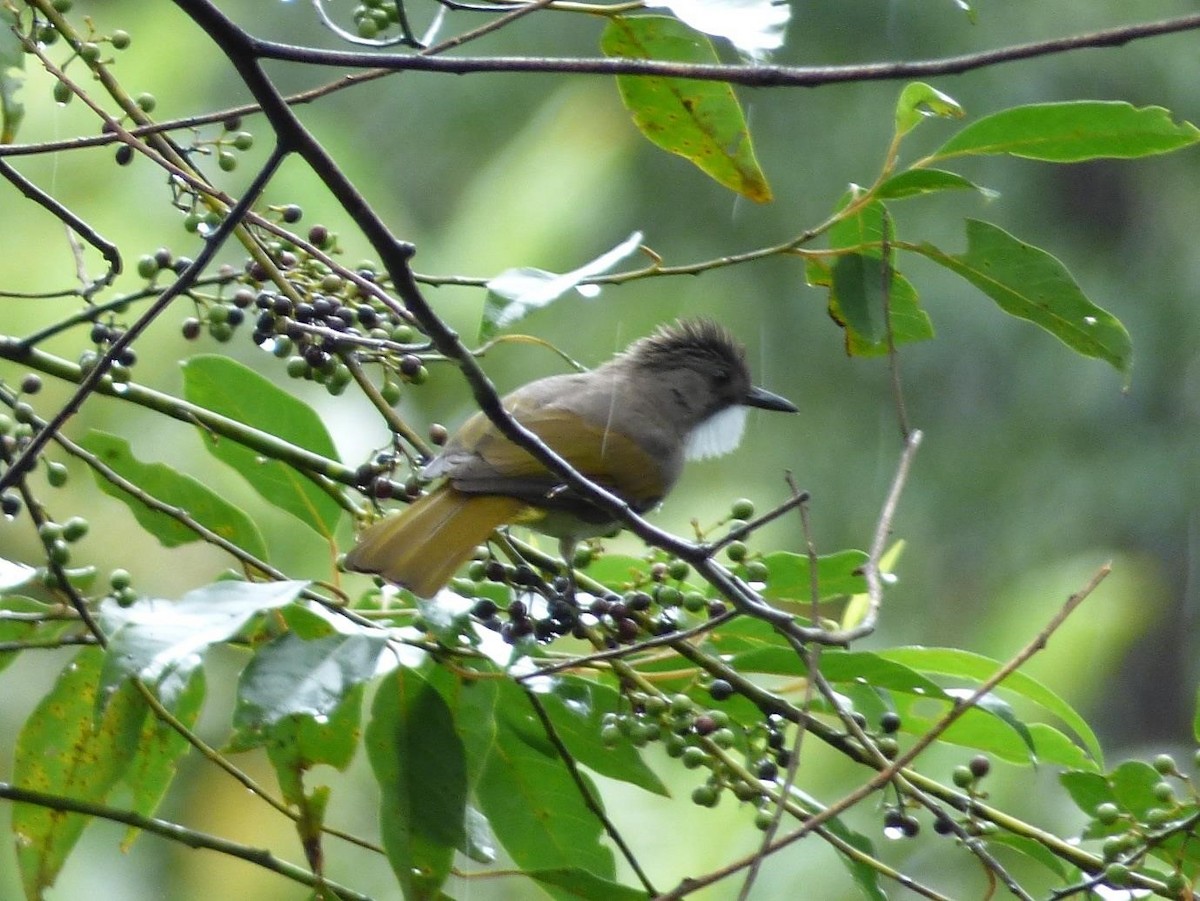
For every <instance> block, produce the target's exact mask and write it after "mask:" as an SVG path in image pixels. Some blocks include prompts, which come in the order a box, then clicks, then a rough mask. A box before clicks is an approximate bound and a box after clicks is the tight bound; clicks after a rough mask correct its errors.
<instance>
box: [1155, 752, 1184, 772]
mask: <svg viewBox="0 0 1200 901" xmlns="http://www.w3.org/2000/svg"><path fill="white" fill-rule="evenodd" d="M1154 768H1155V769H1156V770H1158V772H1159V774H1161V775H1163V776H1170V775H1171V774H1172V773H1177V772H1179V771H1178V770H1177V769H1176V767H1175V758H1174V757H1172V756H1171V755H1170V754H1159V755H1158V756H1157V757H1155V758H1154Z"/></svg>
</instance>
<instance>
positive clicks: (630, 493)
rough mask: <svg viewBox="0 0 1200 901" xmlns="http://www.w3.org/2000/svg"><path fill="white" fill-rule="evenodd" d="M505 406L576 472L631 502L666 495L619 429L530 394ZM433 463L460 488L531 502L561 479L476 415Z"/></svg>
mask: <svg viewBox="0 0 1200 901" xmlns="http://www.w3.org/2000/svg"><path fill="white" fill-rule="evenodd" d="M509 409H510V412H511V413H512V414H513V416H514V418H515V419H516V420H517V421H518V422H520V423H521V424H522V425H523V426H525V427H526V428H527V429H529V430H530V431H531V432H533V433H534V434H535V435H537V436H538V437H539V438H540V439H541V440H542V441H543V442H545V443H546V444H547V445H548V446H549V447H551V448H552V449H553V450H555V451H556V452H557V453H558V454H560V455H561V456H562V457H563V458H564V459H566V460H567V462H569V463H570V464H571V465H572V466H574V467H575V468H576V469H577V470H579V472H581V473H582V474H583V475H585V476H587V477H588V478H590V479H592V480H594V481H596V482H598V483H600V484H601V485H603V486H604V487H606V488H609V489H611V490H613V491H614V492H616V493H617V494H619V495H621V496H622V497H623V498H625V499H626V500H628V501H629V502H631V503H633V504H634V505H635V506H637V507H639V508H644V507H649V506H652V505H653V504H655V503H657V502H658V501H659V500H660V499H661V498H662V496H663V495H664V494H665V493H666V489H667V487H669V486H667V485H665V484H664V476H663V473H662V470H661V467H660V466H659V464H658V463H657V462H656V461H655V460H654V458H653V457H651V456H650V455H649V454H647V453H646V452H645V451H644V450H642V449H641V448H640V447H639V446H638V445H637V444H636V443H635V442H634V441H632V440H631V439H630V438H629V437H628V436H626V435H624V434H623V433H621V432H617V431H614V430H613V429H611V428H608V427H606V426H603V425H598V424H596V423H592V422H589V421H587V420H585V419H583V418H581V417H580V416H578V415H576V414H575V413H573V412H571V411H569V410H565V409H563V408H562V407H560V406H556V405H554V404H553V403H538V402H537V399H536V398H535V399H524V398H521V397H517V398H514V399H513V402H512V403H511V405H510V408H509ZM438 463H439V465H438V466H437V468H436V470H435V471H434V472H433V473H432V474H435V475H445V476H447V477H448V478H449V479H450V482H451V484H453V485H454V487H455V488H457V489H458V490H460V491H468V492H474V493H481V494H506V495H510V496H515V497H522V498H526V499H528V500H530V501H533V502H537V501H538V500H541V499H544V498H545V496H546V494H547V493H548V492H551V491H553V490H554V489H555V488H556V487H557V486H559V485H560V484H561V483H562V480H561V479H559V478H558V477H557V476H554V475H552V474H551V473H550V472H549V471H548V470H546V468H545V467H544V466H542V464H541V463H539V462H538V461H537V460H536V459H534V457H533V455H531V454H530V453H529V452H528V451H526V450H524V449H523V448H521V447H519V446H518V445H516V444H513V443H512V442H511V441H509V440H508V439H507V438H506V437H504V435H503V434H501V432H500V430H499V429H497V428H496V427H495V426H494V425H493V424H492V422H491V421H490V420H489V419H488V418H487V417H486V416H484V415H483V414H482V413H477V414H475V415H474V416H472V417H471V418H470V419H469V420H467V422H466V423H464V424H463V427H462V429H461V430H460V431H459V432H458V433H457V434H456V435H455V437H454V440H453V441H452V443H451V446H448V447H447V448H446V452H445V453H444V454H443V455H442V457H440V458H439V461H438Z"/></svg>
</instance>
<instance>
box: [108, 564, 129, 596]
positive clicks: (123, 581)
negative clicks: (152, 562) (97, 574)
mask: <svg viewBox="0 0 1200 901" xmlns="http://www.w3.org/2000/svg"><path fill="white" fill-rule="evenodd" d="M108 584H109V585H111V586H112V589H113V591H123V590H124V589H126V588H128V587H129V586H130V585H132V584H133V576H131V575H130V574H129V570H127V569H114V570H113V571H112V573H111V574H110V575H109V577H108Z"/></svg>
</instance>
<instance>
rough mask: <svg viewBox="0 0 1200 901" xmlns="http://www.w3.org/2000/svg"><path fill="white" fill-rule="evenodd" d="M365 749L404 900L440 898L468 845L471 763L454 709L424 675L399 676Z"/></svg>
mask: <svg viewBox="0 0 1200 901" xmlns="http://www.w3.org/2000/svg"><path fill="white" fill-rule="evenodd" d="M366 745H367V754H368V757H369V759H370V761H371V768H372V770H374V772H375V779H376V781H377V782H378V783H379V790H380V799H379V821H380V827H381V831H382V834H383V846H384V849H385V850H386V852H387V856H388V861H389V863H391V865H392V870H393V871H394V872H395V874H396V878H397V879H398V881H399V883H400V888H401V890H402V891H403V893H404V897H405V898H431V897H435V896H436V893H437V892H438V891H439V889H440V888H441V885H442V883H443V882H444V881H445V880H446V877H447V875H448V874H449V872H450V862H451V860H452V859H453V856H454V849H455V848H456V847H459V846H461V845H463V844H465V841H466V836H465V833H464V828H463V818H464V815H465V811H466V803H467V763H466V755H465V753H464V750H463V744H462V741H461V740H460V739H459V737H458V734H457V732H456V731H455V727H454V719H453V717H452V716H451V713H450V709H449V708H448V707H447V706H446V702H445V701H444V700H443V699H442V696H441V695H440V694H439V693H438V692H437V690H436V689H435V688H433V686H431V685H430V684H429V683H428V682H427V681H426V680H425V678H424V677H423V676H421V675H420V674H419V673H418V672H416V671H415V670H411V669H405V668H401V669H397V670H396V671H395V672H393V673H392V674H391V675H389V676H388V677H387V678H386V679H384V680H383V682H382V683H381V684H380V686H379V690H378V692H377V694H376V695H375V703H374V705H373V707H372V710H371V721H370V723H368V725H367V732H366Z"/></svg>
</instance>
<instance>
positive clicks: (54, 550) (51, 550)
mask: <svg viewBox="0 0 1200 901" xmlns="http://www.w3.org/2000/svg"><path fill="white" fill-rule="evenodd" d="M46 557H47V559H49V561H50V562H51V563H53V564H55V565H56V566H66V565H67V563H69V562H70V560H71V546H70V545H69V544H67V542H66V541H65V540H63V539H62V538H55V539H54V540H53V541H52V542H50V546H49V547H48V548H47V549H46Z"/></svg>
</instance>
